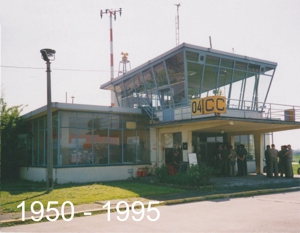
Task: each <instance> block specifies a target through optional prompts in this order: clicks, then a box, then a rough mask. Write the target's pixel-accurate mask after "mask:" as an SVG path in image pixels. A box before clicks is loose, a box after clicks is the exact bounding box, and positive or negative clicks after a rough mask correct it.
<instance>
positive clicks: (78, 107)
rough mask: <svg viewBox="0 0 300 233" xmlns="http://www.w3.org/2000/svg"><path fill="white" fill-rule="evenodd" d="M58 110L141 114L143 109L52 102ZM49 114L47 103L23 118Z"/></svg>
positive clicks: (53, 109)
mask: <svg viewBox="0 0 300 233" xmlns="http://www.w3.org/2000/svg"><path fill="white" fill-rule="evenodd" d="M56 110H67V111H79V112H86V111H88V112H103V113H115V114H136V115H141V114H142V110H141V109H140V108H123V107H111V106H100V105H86V104H71V103H58V102H53V103H52V112H54V111H56ZM45 114H47V105H45V106H43V107H40V108H38V109H36V110H34V111H31V112H29V113H26V114H24V115H22V118H23V119H26V120H28V119H31V118H36V117H39V116H42V115H45Z"/></svg>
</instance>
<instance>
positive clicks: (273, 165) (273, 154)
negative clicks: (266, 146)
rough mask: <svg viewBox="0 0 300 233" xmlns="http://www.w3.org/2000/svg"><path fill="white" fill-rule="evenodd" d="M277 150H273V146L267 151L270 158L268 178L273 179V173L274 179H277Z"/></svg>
mask: <svg viewBox="0 0 300 233" xmlns="http://www.w3.org/2000/svg"><path fill="white" fill-rule="evenodd" d="M277 156H278V150H276V149H275V145H274V144H272V145H271V149H270V150H269V157H270V177H273V171H274V175H275V177H278V159H277Z"/></svg>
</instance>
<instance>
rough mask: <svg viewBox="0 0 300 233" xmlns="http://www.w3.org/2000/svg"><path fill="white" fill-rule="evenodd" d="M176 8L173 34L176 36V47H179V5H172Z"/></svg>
mask: <svg viewBox="0 0 300 233" xmlns="http://www.w3.org/2000/svg"><path fill="white" fill-rule="evenodd" d="M174 5H175V6H177V15H176V17H175V34H176V46H177V45H179V7H180V3H178V4H174Z"/></svg>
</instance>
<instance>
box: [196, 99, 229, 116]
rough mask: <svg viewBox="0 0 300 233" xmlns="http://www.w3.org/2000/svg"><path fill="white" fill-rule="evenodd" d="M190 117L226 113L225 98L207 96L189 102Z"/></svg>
mask: <svg viewBox="0 0 300 233" xmlns="http://www.w3.org/2000/svg"><path fill="white" fill-rule="evenodd" d="M191 111H192V116H195V115H200V114H210V113H226V97H225V96H217V95H216V96H209V97H206V98H202V99H192V100H191Z"/></svg>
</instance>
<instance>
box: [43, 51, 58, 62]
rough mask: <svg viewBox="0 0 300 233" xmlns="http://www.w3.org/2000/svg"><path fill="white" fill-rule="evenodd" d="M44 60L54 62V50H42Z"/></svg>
mask: <svg viewBox="0 0 300 233" xmlns="http://www.w3.org/2000/svg"><path fill="white" fill-rule="evenodd" d="M40 52H41V54H42V58H43V59H44V61H47V62H48V61H54V60H55V50H53V49H41V51H40Z"/></svg>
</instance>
